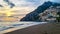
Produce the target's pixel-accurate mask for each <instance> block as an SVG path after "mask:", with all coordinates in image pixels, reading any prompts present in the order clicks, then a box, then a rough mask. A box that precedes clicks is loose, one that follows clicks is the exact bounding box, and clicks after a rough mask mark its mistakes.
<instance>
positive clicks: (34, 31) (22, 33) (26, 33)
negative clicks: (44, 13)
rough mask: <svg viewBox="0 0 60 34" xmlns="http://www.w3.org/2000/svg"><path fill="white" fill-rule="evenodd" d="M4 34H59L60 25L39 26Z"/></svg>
mask: <svg viewBox="0 0 60 34" xmlns="http://www.w3.org/2000/svg"><path fill="white" fill-rule="evenodd" d="M5 34H60V23H47V24H39V25H35V26H31V27H27V28H24V29H20V30H16V31H13V32H9V33H5Z"/></svg>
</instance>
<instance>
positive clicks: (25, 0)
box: [0, 0, 60, 7]
mask: <svg viewBox="0 0 60 34" xmlns="http://www.w3.org/2000/svg"><path fill="white" fill-rule="evenodd" d="M9 1H10V2H12V3H14V4H15V5H16V6H19V7H37V6H39V5H41V4H43V3H44V2H45V1H52V2H60V0H9ZM0 4H4V5H5V4H6V2H4V1H3V0H0ZM6 5H7V4H6Z"/></svg>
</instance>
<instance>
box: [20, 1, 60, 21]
mask: <svg viewBox="0 0 60 34" xmlns="http://www.w3.org/2000/svg"><path fill="white" fill-rule="evenodd" d="M51 6H52V8H55V7H56V6H60V4H59V3H53V2H50V1H48V2H45V3H44V4H42V5H41V6H39V7H38V8H37V9H35V10H34V11H32V12H31V13H29V14H27V15H26V16H25V17H23V18H22V19H21V20H20V21H42V20H41V18H40V17H43V16H41V15H39V14H40V13H43V12H45V10H47V9H49V8H50V7H51ZM52 10H53V9H52ZM48 12H49V11H48ZM43 14H44V13H43ZM45 14H46V13H45ZM45 16H46V15H45ZM48 16H49V15H48ZM43 20H44V19H43Z"/></svg>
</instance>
